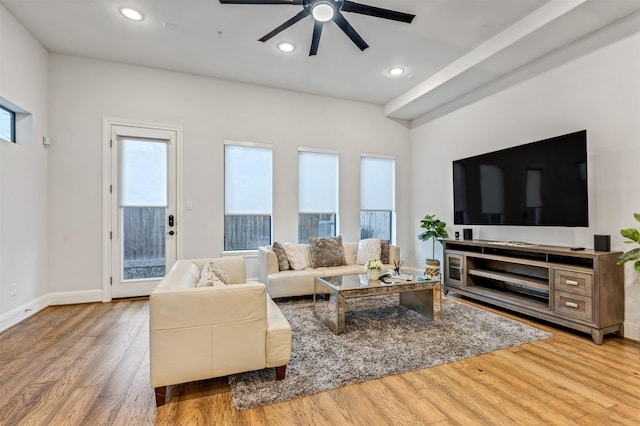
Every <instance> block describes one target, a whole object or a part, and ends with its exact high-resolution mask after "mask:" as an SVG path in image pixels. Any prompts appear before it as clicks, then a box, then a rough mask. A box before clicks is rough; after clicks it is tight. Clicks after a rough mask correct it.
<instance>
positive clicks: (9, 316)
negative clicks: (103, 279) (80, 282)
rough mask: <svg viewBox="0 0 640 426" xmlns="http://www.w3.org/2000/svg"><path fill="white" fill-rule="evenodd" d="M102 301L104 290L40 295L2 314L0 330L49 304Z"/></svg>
mask: <svg viewBox="0 0 640 426" xmlns="http://www.w3.org/2000/svg"><path fill="white" fill-rule="evenodd" d="M92 302H102V290H89V291H61V292H58V293H49V294H45V295H44V296H40V297H38V298H37V299H35V300H32V301H31V302H27V303H25V304H23V305H20V306H18V307H16V308H14V309H12V310H11V311H9V312H7V313H4V314H2V315H0V332H3V331H5V330H6V329H8V328H9V327H12V326H14V325H16V324H18V323H19V322H20V321H24V320H25V319H27V318H29V317H30V316H32V315H34V314H36V313H37V312H39V311H41V310H43V309H44V308H46V307H47V306H54V305H73V304H76V303H92Z"/></svg>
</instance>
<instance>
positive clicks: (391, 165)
mask: <svg viewBox="0 0 640 426" xmlns="http://www.w3.org/2000/svg"><path fill="white" fill-rule="evenodd" d="M395 163H396V162H395V160H394V159H392V158H384V157H373V156H362V158H361V159H360V238H363V239H364V238H380V239H382V240H389V241H391V237H392V233H393V232H392V231H393V228H394V205H395V187H396V184H395Z"/></svg>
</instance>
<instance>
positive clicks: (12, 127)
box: [0, 104, 16, 143]
mask: <svg viewBox="0 0 640 426" xmlns="http://www.w3.org/2000/svg"><path fill="white" fill-rule="evenodd" d="M0 109H2V110H3V111H6V112H8V113H9V116H10V120H9V121H10V122H9V127H10V129H9V131H10V133H11V134H10V136H9V139H5V138H3V137H1V136H0V139H4V140H6V141H9V142H13V143H16V112H15V111H13V110H11V109H9V108H7V107H6V106H4V105H2V104H0Z"/></svg>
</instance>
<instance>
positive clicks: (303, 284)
mask: <svg viewBox="0 0 640 426" xmlns="http://www.w3.org/2000/svg"><path fill="white" fill-rule="evenodd" d="M297 245H298V246H306V247H307V248H308V246H309V245H308V244H297ZM343 246H344V251H345V259H346V261H347V264H346V265H344V266H328V267H319V268H306V269H302V270H298V271H295V270H286V271H281V270H280V268H279V266H278V258H277V257H276V254H275V253H274V251H273V250H272V247H271V246H264V247H259V248H258V265H259V266H258V267H259V276H258V278H259V279H260V281H262V282H264V283H266V284H267V292H268V293H269V295H270V296H271V297H272V298H273V299H276V298H279V297H290V296H305V295H309V294H313V292H314V281H315V277H317V276H320V277H323V276H324V277H330V276H337V275H340V276H341V275H350V274H364V273H366V269H365V267H364V265H360V264H356V258H357V250H358V243H351V242H345V243H343ZM307 252H309V250H307ZM309 256H310V255H309ZM394 261H395V262H398V263H399V262H400V247H398V246H395V245H390V246H389V263H387V264H385V268H386V269H391V268H393V267H394ZM308 263H309V264H311V260H309V262H308Z"/></svg>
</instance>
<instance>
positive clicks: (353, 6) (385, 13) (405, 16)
mask: <svg viewBox="0 0 640 426" xmlns="http://www.w3.org/2000/svg"><path fill="white" fill-rule="evenodd" d="M342 11H343V12H354V13H360V14H362V15H369V16H375V17H376V18H384V19H391V20H393V21H400V22H406V23H408V24H410V23H411V21H413V18H415V17H416V15H411V14H409V13H404V12H397V11H395V10H389V9H382V8H381V7H375V6H367V5H366V4H360V3H354V2H352V1H349V0H344V2H343V4H342Z"/></svg>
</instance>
